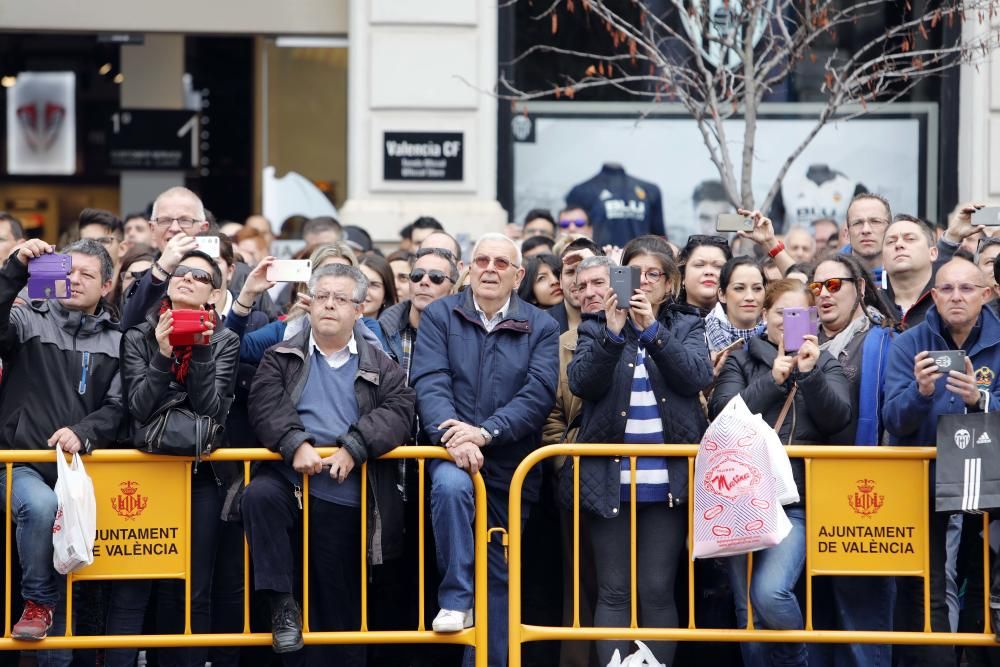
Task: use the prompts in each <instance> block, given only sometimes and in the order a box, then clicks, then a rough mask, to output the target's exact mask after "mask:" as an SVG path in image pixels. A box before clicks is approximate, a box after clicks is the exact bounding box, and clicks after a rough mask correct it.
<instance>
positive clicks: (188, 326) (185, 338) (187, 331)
mask: <svg viewBox="0 0 1000 667" xmlns="http://www.w3.org/2000/svg"><path fill="white" fill-rule="evenodd" d="M170 312H171V313H172V314H173V316H174V330H173V332H171V334H170V336H169V340H170V344H171V345H172V346H174V347H178V346H184V345H205V344H206V343H208V341H207V340H204V338H205V337H204V336H203V335H202V332H203V331H205V330H206V329H208V327H209V321H208V317H209V313H208V311H207V310H187V309H183V308H182V309H178V310H172V311H170Z"/></svg>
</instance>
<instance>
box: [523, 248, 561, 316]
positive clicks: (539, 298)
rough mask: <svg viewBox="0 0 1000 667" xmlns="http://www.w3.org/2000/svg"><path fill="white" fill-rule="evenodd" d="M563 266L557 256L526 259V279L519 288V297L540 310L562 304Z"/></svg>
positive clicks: (538, 256) (537, 256)
mask: <svg viewBox="0 0 1000 667" xmlns="http://www.w3.org/2000/svg"><path fill="white" fill-rule="evenodd" d="M561 273H562V264H561V263H560V262H559V258H558V257H556V256H555V255H548V254H546V255H535V256H534V257H525V258H524V278H522V279H521V285H520V286H519V287H518V288H517V296H518V297H519V298H520V299H521V300H522V301H526V302H528V303H530V304H531V305H532V306H537V307H539V308H543V309H544V308H551V307H552V306H555V305H558V304H560V303H562V300H563V292H562V287H561V286H560V283H559V277H560V275H561Z"/></svg>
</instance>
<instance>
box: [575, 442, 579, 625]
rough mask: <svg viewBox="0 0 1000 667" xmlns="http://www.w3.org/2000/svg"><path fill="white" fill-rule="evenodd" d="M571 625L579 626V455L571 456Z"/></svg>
mask: <svg viewBox="0 0 1000 667" xmlns="http://www.w3.org/2000/svg"><path fill="white" fill-rule="evenodd" d="M573 627H574V628H578V627H580V457H579V456H574V457H573Z"/></svg>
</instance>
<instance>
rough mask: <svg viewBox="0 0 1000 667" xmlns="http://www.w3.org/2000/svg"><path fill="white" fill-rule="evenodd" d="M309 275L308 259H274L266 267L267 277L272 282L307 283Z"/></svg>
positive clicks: (310, 262)
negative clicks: (272, 262)
mask: <svg viewBox="0 0 1000 667" xmlns="http://www.w3.org/2000/svg"><path fill="white" fill-rule="evenodd" d="M311 275H312V260H309V259H276V260H274V264H272V265H271V266H269V267H267V279H268V280H270V281H271V282H273V283H307V282H309V277H310V276H311Z"/></svg>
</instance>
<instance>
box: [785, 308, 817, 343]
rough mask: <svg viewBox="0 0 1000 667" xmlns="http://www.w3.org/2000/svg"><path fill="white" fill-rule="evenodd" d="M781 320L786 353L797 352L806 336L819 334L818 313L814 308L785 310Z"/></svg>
mask: <svg viewBox="0 0 1000 667" xmlns="http://www.w3.org/2000/svg"><path fill="white" fill-rule="evenodd" d="M783 318H784V341H785V351H786V352H794V351H798V350H799V348H801V347H802V344H803V343H804V342H805V337H806V336H816V335H818V334H819V311H818V310H817V309H816V306H809V307H808V308H785V311H784V315H783Z"/></svg>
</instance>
